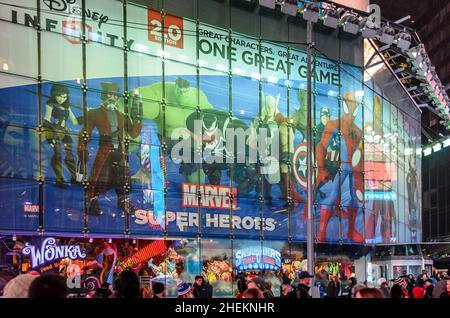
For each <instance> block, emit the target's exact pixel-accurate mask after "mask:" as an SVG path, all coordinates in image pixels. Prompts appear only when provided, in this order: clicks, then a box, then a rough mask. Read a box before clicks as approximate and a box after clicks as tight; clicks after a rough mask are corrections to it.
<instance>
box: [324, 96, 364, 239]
mask: <svg viewBox="0 0 450 318" xmlns="http://www.w3.org/2000/svg"><path fill="white" fill-rule="evenodd" d="M343 110H344V114H343V115H342V116H341V118H340V119H335V120H329V121H328V122H327V123H326V125H325V129H324V132H323V134H322V138H321V140H320V142H319V143H318V144H317V149H316V157H317V166H318V175H317V179H316V189H319V188H320V193H321V198H322V200H321V202H320V226H319V230H318V232H317V237H316V238H317V241H318V242H325V241H326V239H327V226H328V223H329V222H330V219H331V218H332V217H333V216H336V215H338V213H336V212H335V211H336V207H339V209H338V211H339V210H340V203H341V198H339V193H340V189H342V187H343V185H346V184H348V187H349V189H350V201H349V202H348V204H347V207H346V208H345V210H346V212H347V213H346V217H347V218H348V229H347V239H348V240H350V241H354V242H362V241H363V236H362V235H361V234H360V233H359V232H358V231H357V230H356V224H355V223H356V216H357V214H358V210H359V204H358V203H359V202H362V201H363V198H364V196H363V177H362V173H361V171H362V161H361V150H362V148H361V147H362V142H361V141H362V131H361V129H360V128H359V127H357V126H356V124H355V117H356V115H357V113H358V104H357V102H356V98H355V94H354V93H351V92H347V93H346V94H345V96H344V100H343ZM339 121H340V127H339ZM339 128H340V131H339ZM339 137H340V139H341V140H340V143H339ZM339 158H340V161H339ZM336 164H337V165H336ZM336 168H337V169H336ZM338 172H340V173H338ZM343 216H345V215H343Z"/></svg>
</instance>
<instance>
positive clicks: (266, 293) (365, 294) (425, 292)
mask: <svg viewBox="0 0 450 318" xmlns="http://www.w3.org/2000/svg"><path fill="white" fill-rule="evenodd" d="M237 287H238V290H237V292H236V295H235V296H236V297H237V298H275V296H274V293H273V291H272V284H271V283H270V282H269V281H266V280H264V278H263V277H261V276H254V275H252V276H251V277H248V276H247V275H245V274H243V273H241V274H239V275H238V278H237ZM177 294H178V295H177V298H204V299H205V298H212V297H213V287H212V286H211V285H210V284H209V282H208V281H207V280H206V279H205V278H204V277H203V276H196V277H195V280H194V282H193V283H189V282H186V281H182V280H179V281H178V282H177ZM68 296H69V289H68V286H67V281H66V279H65V278H63V277H62V276H60V275H57V274H47V275H40V274H39V273H37V272H30V273H27V274H22V275H19V276H16V277H15V278H13V279H11V280H10V281H9V282H8V283H7V284H6V285H5V286H4V288H3V297H6V298H67V297H68ZM85 297H87V298H165V297H166V286H165V285H164V284H163V283H162V282H157V281H155V282H152V283H141V282H140V280H139V277H138V276H137V274H136V273H135V272H134V271H130V270H126V271H123V272H121V273H120V274H119V275H118V276H117V278H116V279H115V281H114V284H113V285H109V284H107V283H104V284H103V285H102V286H101V287H100V288H97V289H96V290H94V291H91V292H89V293H88V294H87V295H86V296H85ZM280 298H450V276H449V272H447V273H440V274H434V273H433V274H432V275H428V273H427V271H425V270H423V271H422V273H421V274H420V275H418V276H417V277H414V276H413V275H411V274H409V275H408V274H407V273H406V272H403V273H402V275H400V276H399V277H397V278H395V279H392V280H390V281H387V280H386V279H385V278H380V279H378V281H377V286H376V287H369V286H368V285H367V284H365V283H359V282H358V281H357V279H356V278H355V277H350V278H348V279H347V277H345V276H344V277H342V279H340V278H339V276H338V275H331V274H328V273H326V275H323V273H322V274H321V273H318V274H316V276H313V275H310V274H309V273H308V272H305V271H303V272H300V273H299V274H298V275H297V278H296V280H295V282H292V281H291V280H290V279H289V278H287V277H286V278H284V279H283V282H282V284H281V286H280Z"/></svg>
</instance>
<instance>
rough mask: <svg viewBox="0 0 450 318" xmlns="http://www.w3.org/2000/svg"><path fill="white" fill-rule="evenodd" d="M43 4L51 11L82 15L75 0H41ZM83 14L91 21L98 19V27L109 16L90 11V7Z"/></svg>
mask: <svg viewBox="0 0 450 318" xmlns="http://www.w3.org/2000/svg"><path fill="white" fill-rule="evenodd" d="M43 1H44V4H45V5H46V6H47V7H48V8H49V9H50V10H53V11H58V12H67V13H69V14H74V15H78V16H80V17H81V16H83V9H82V8H81V7H80V6H79V5H77V4H76V3H75V2H76V0H43ZM84 16H85V17H87V18H90V19H92V20H93V21H98V27H99V28H100V27H101V26H102V24H103V23H106V22H108V20H109V18H108V16H106V15H103V14H101V13H99V12H96V11H91V10H90V9H85V10H84Z"/></svg>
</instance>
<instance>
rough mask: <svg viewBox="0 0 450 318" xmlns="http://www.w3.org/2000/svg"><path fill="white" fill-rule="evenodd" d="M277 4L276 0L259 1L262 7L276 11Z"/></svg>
mask: <svg viewBox="0 0 450 318" xmlns="http://www.w3.org/2000/svg"><path fill="white" fill-rule="evenodd" d="M275 2H276V1H275V0H259V5H260V6H261V7H266V8H270V9H275Z"/></svg>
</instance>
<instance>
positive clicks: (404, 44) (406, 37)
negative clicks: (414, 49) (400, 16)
mask: <svg viewBox="0 0 450 318" xmlns="http://www.w3.org/2000/svg"><path fill="white" fill-rule="evenodd" d="M394 41H395V43H397V47H398V48H399V49H401V50H402V51H406V50H408V49H409V47H410V46H411V42H412V36H411V34H410V33H408V32H406V30H403V31H402V32H399V33H397V34H396V35H395V37H394Z"/></svg>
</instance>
